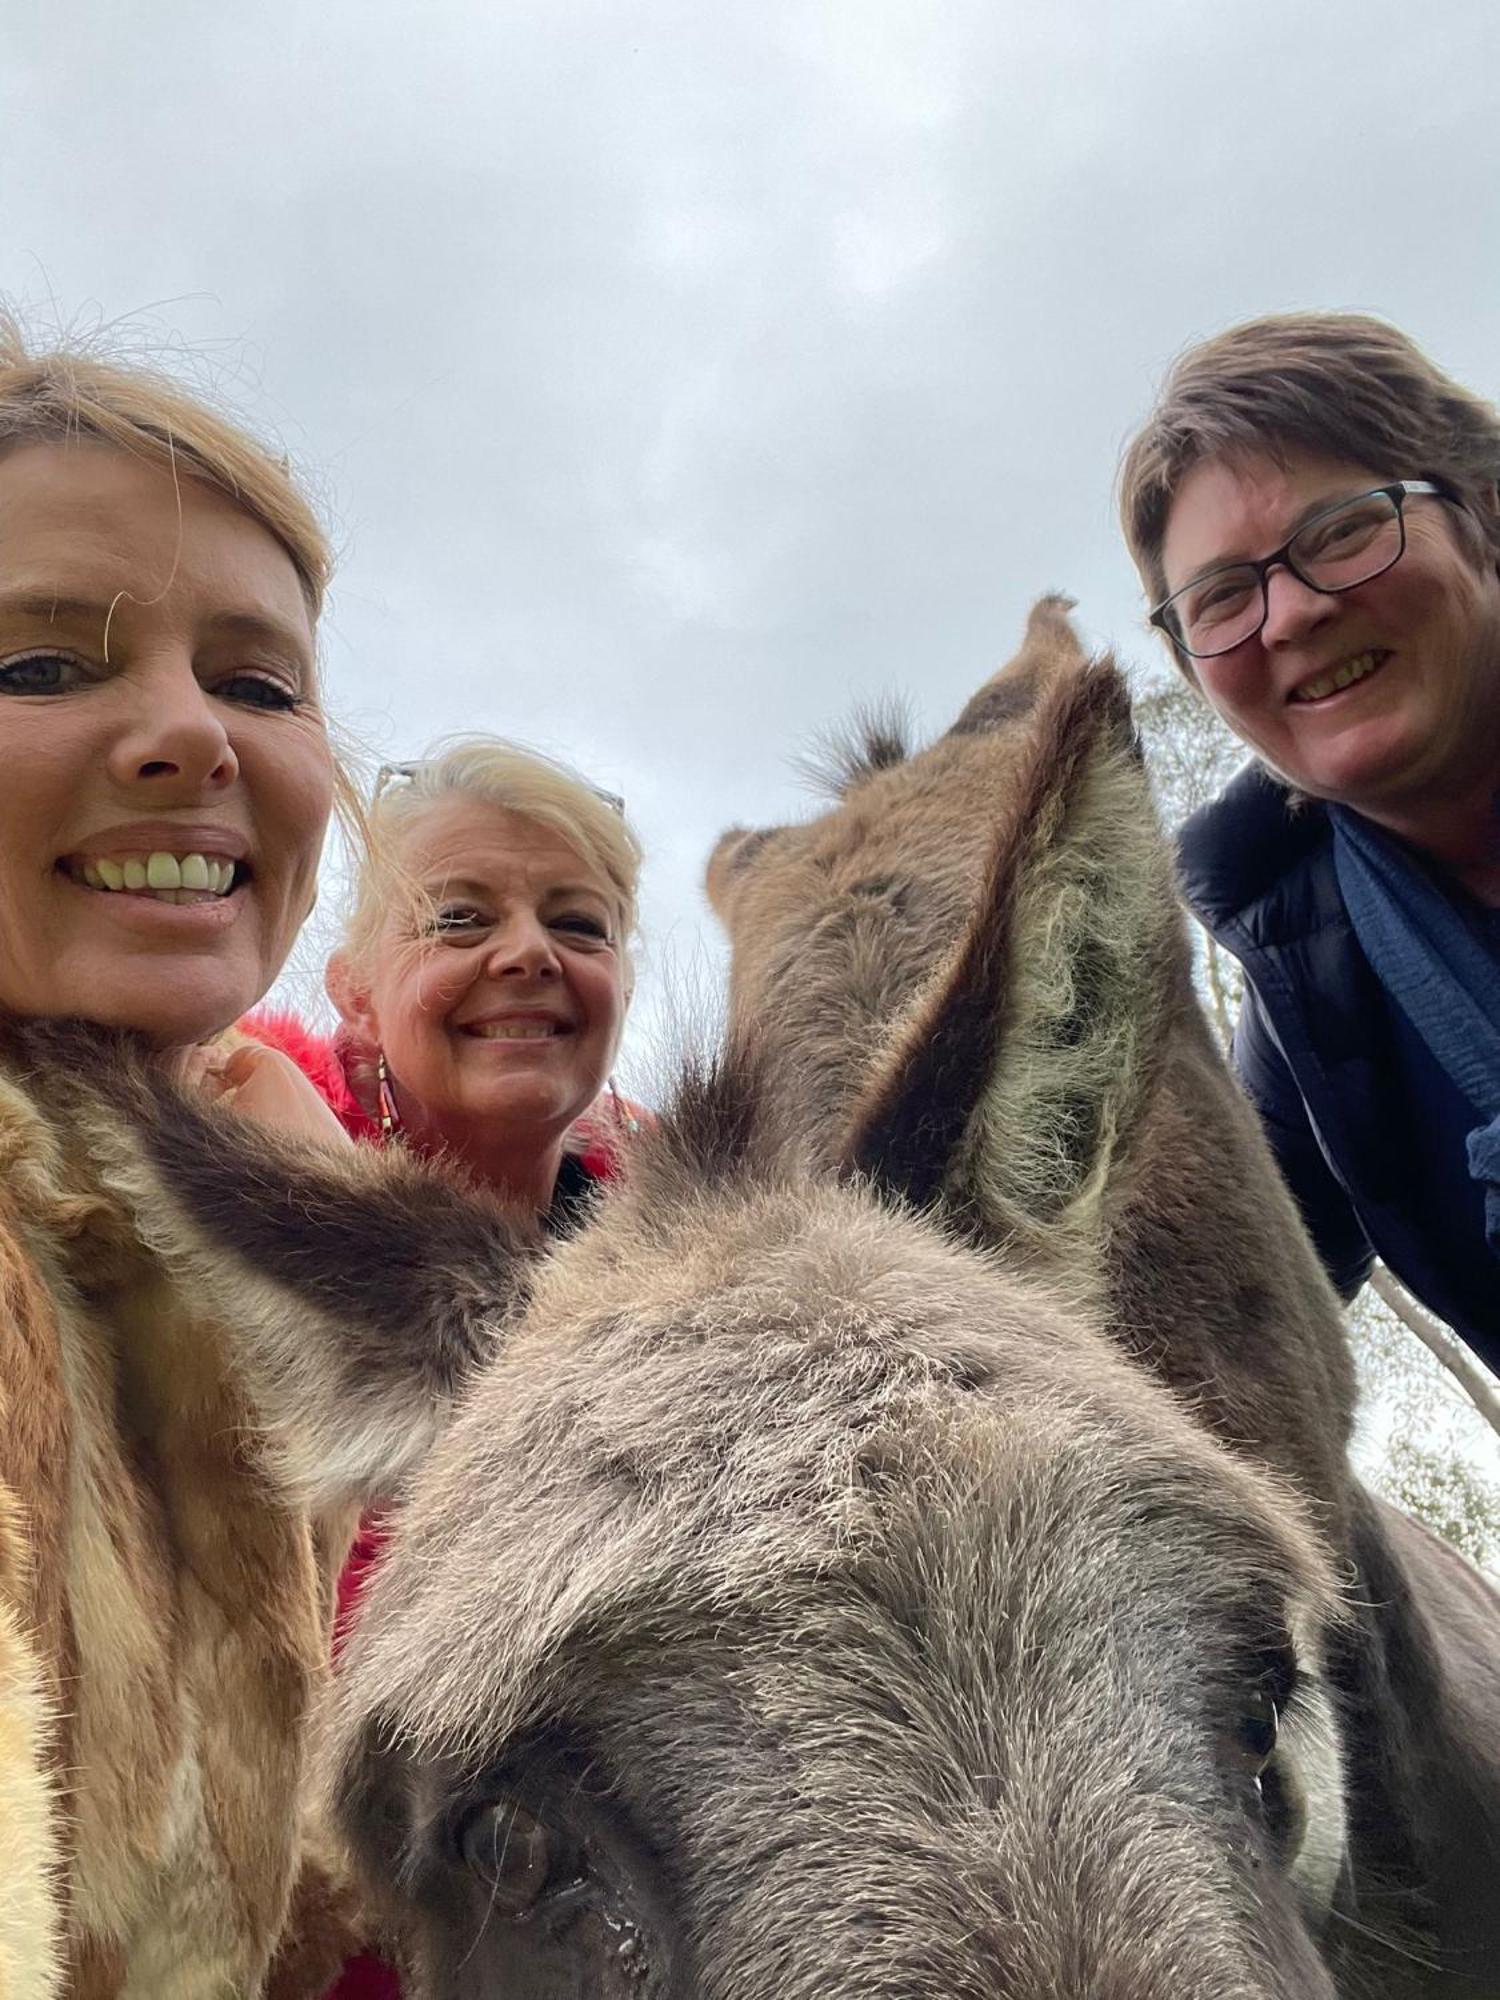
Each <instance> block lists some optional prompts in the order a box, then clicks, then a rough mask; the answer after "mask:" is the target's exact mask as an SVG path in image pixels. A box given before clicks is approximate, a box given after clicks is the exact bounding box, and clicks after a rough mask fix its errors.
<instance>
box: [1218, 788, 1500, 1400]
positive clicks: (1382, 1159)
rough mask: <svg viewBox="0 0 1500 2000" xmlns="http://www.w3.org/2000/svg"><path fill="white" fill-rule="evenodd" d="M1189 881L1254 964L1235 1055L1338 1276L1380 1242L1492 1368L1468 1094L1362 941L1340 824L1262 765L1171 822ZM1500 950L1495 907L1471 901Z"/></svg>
mask: <svg viewBox="0 0 1500 2000" xmlns="http://www.w3.org/2000/svg"><path fill="white" fill-rule="evenodd" d="M1179 862H1180V866H1181V871H1182V882H1183V889H1184V892H1185V893H1186V896H1187V899H1188V902H1189V904H1190V906H1191V907H1192V909H1193V911H1194V913H1195V914H1196V915H1197V917H1198V918H1199V920H1200V921H1201V922H1202V923H1203V925H1204V926H1205V927H1206V928H1207V929H1208V931H1209V932H1210V933H1211V934H1212V935H1213V936H1214V937H1215V938H1217V939H1218V941H1219V943H1220V944H1222V945H1223V946H1224V948H1225V950H1226V951H1229V952H1231V953H1233V955H1234V957H1235V958H1237V959H1238V960H1239V962H1240V964H1241V965H1242V966H1243V967H1244V969H1245V975H1246V991H1245V1002H1244V1006H1243V1008H1242V1010H1241V1013H1240V1019H1239V1024H1238V1026H1237V1028H1236V1031H1235V1038H1234V1063H1235V1068H1236V1069H1237V1070H1238V1072H1239V1075H1240V1080H1241V1082H1242V1083H1243V1084H1244V1087H1245V1089H1246V1091H1247V1093H1248V1094H1249V1096H1250V1098H1251V1100H1252V1101H1253V1102H1254V1104H1255V1105H1256V1107H1257V1109H1258V1110H1259V1112H1260V1115H1261V1118H1262V1121H1263V1122H1264V1124H1265V1128H1266V1133H1267V1136H1268V1137H1269V1139H1270V1141H1271V1145H1272V1148H1273V1149H1274V1151H1275V1153H1276V1157H1277V1159H1278V1160H1279V1162H1280V1164H1281V1170H1282V1172H1283V1174H1284V1175H1285V1176H1286V1180H1287V1183H1288V1185H1289V1186H1290V1188H1291V1190H1292V1192H1293V1194H1294V1195H1295V1196H1296V1198H1297V1201H1298V1204H1299V1205H1300V1207H1301V1210H1302V1214H1303V1217H1304V1219H1305V1221H1306V1223H1307V1226H1308V1229H1309V1231H1310V1233H1311V1235H1312V1238H1313V1242H1314V1243H1315V1244H1316V1246H1317V1249H1318V1253H1319V1255H1320V1256H1321V1257H1322V1259H1323V1263H1324V1265H1325V1267H1326V1268H1327V1270H1328V1273H1329V1276H1330V1277H1331V1278H1332V1279H1333V1282H1334V1284H1335V1285H1336V1286H1337V1287H1338V1289H1339V1290H1340V1291H1341V1292H1342V1293H1343V1294H1344V1296H1345V1297H1346V1298H1347V1297H1350V1296H1352V1295H1353V1293H1354V1292H1356V1291H1357V1290H1358V1289H1359V1287H1360V1285H1361V1284H1363V1282H1364V1280H1365V1278H1366V1277H1367V1276H1368V1275H1369V1270H1370V1266H1371V1263H1372V1262H1373V1260H1374V1258H1375V1257H1376V1256H1379V1257H1380V1258H1381V1259H1382V1260H1383V1262H1385V1263H1386V1264H1388V1265H1389V1266H1390V1268H1391V1270H1393V1271H1394V1272H1395V1273H1396V1275H1397V1276H1398V1277H1399V1278H1400V1279H1401V1280H1402V1282H1403V1283H1404V1284H1405V1285H1407V1286H1408V1287H1409V1289H1410V1290H1411V1291H1412V1292H1414V1293H1415V1294H1416V1296H1417V1297H1418V1298H1419V1299H1420V1300H1421V1301H1422V1302H1423V1304H1424V1305H1426V1306H1427V1307H1428V1309H1429V1310H1430V1311H1432V1312H1434V1313H1436V1314H1437V1315H1438V1317H1439V1318H1440V1319H1444V1320H1446V1321H1447V1322H1448V1324H1449V1325H1450V1326H1451V1327H1452V1328H1453V1329H1454V1331H1455V1332H1456V1333H1458V1334H1460V1335H1461V1336H1462V1337H1463V1339H1464V1340H1466V1341H1467V1342H1468V1343H1469V1345H1470V1346H1471V1347H1473V1348H1474V1350H1475V1351H1476V1353H1478V1354H1480V1355H1481V1356H1482V1357H1483V1358H1484V1360H1485V1361H1487V1362H1488V1364H1489V1365H1490V1367H1491V1368H1500V1261H1497V1259H1496V1258H1495V1256H1494V1254H1493V1253H1492V1251H1491V1250H1490V1248H1489V1245H1488V1244H1487V1242H1486V1241H1485V1233H1484V1205H1483V1197H1482V1194H1481V1191H1480V1189H1479V1186H1478V1184H1477V1183H1476V1182H1475V1181H1474V1180H1473V1179H1472V1178H1471V1177H1470V1174H1469V1171H1468V1163H1467V1158H1466V1154H1465V1142H1466V1137H1467V1134H1468V1132H1469V1130H1470V1129H1471V1128H1472V1126H1473V1124H1474V1122H1475V1111H1474V1108H1473V1107H1472V1106H1471V1105H1469V1104H1468V1102H1467V1101H1466V1100H1465V1099H1464V1098H1463V1097H1462V1096H1461V1095H1460V1093H1459V1092H1458V1090H1457V1089H1456V1088H1455V1086H1454V1085H1453V1083H1452V1081H1451V1080H1450V1078H1449V1077H1448V1075H1447V1073H1446V1071H1444V1070H1443V1069H1442V1068H1441V1067H1440V1066H1439V1065H1438V1064H1437V1063H1436V1062H1435V1061H1434V1059H1433V1057H1432V1055H1431V1054H1430V1053H1429V1051H1428V1049H1427V1047H1426V1044H1425V1043H1424V1042H1422V1041H1421V1039H1420V1038H1419V1036H1418V1035H1417V1034H1416V1032H1415V1030H1414V1029H1413V1028H1412V1027H1411V1025H1410V1023H1409V1022H1408V1021H1407V1020H1406V1017H1405V1015H1404V1014H1402V1013H1401V1011H1400V1009H1399V1008H1398V1007H1397V1006H1396V1005H1395V1003H1394V1002H1393V1001H1392V1000H1391V999H1390V997H1389V996H1388V995H1387V993H1386V991H1385V989H1384V987H1383V986H1382V985H1381V983H1380V981H1379V980H1378V979H1377V978H1376V976H1375V973H1374V971H1373V970H1372V969H1371V966H1370V964H1369V961H1368V960H1367V959H1366V957H1365V955H1364V953H1363V952H1362V951H1361V950H1360V947H1359V942H1358V940H1357V938H1356V937H1355V935H1354V931H1353V927H1352V926H1351V924H1350V921H1349V917H1348V914H1347V912H1346V911H1345V908H1344V902H1343V897H1342V896H1341V895H1340V893H1339V885H1338V876H1337V872H1336V869H1335V865H1334V858H1333V846H1332V833H1331V829H1330V827H1329V824H1328V820H1327V817H1326V815H1325V813H1324V811H1323V808H1322V807H1321V806H1320V805H1318V804H1317V803H1316V802H1301V801H1299V802H1293V800H1292V799H1291V798H1290V796H1289V794H1288V792H1287V790H1286V788H1285V786H1283V785H1282V784H1280V783H1279V782H1278V781H1277V780H1276V779H1274V778H1272V777H1271V776H1270V775H1269V774H1268V773H1267V772H1266V771H1264V770H1263V769H1261V768H1260V767H1259V766H1258V765H1251V766H1250V767H1249V768H1247V769H1246V770H1244V771H1242V772H1241V773H1240V774H1239V776H1238V777H1237V778H1235V779H1234V780H1233V781H1232V782H1231V783H1230V784H1229V785H1228V786H1227V787H1226V788H1225V790H1224V791H1223V792H1222V793H1221V794H1220V795H1219V797H1218V798H1217V799H1215V800H1214V801H1213V802H1212V803H1211V804H1209V805H1207V806H1205V807H1203V809H1202V810H1201V811H1199V812H1197V813H1195V814H1194V815H1193V817H1192V818H1191V819H1190V820H1189V821H1188V822H1187V824H1186V825H1185V826H1184V827H1183V829H1182V833H1181V835H1180V837H1179ZM1473 915H1474V918H1475V921H1476V923H1477V924H1479V925H1480V926H1481V927H1482V931H1483V933H1484V934H1485V935H1487V936H1488V939H1489V942H1490V945H1491V949H1492V951H1493V952H1494V954H1495V958H1496V966H1497V973H1496V987H1495V1004H1496V1010H1497V1015H1500V912H1493V911H1490V912H1483V913H1480V912H1478V911H1477V910H1476V911H1474V912H1473Z"/></svg>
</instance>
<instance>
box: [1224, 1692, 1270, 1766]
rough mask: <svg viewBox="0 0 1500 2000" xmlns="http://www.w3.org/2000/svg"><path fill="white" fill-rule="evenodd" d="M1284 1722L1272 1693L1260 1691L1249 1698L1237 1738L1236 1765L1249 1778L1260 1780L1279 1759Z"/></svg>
mask: <svg viewBox="0 0 1500 2000" xmlns="http://www.w3.org/2000/svg"><path fill="white" fill-rule="evenodd" d="M1280 1727H1281V1718H1280V1716H1279V1714H1278V1712H1277V1708H1276V1703H1275V1701H1274V1700H1273V1699H1272V1697H1271V1695H1270V1693H1269V1691H1268V1690H1267V1689H1266V1688H1264V1687H1258V1688H1255V1689H1253V1690H1252V1691H1251V1693H1250V1694H1249V1695H1248V1696H1247V1697H1246V1701H1245V1706H1244V1708H1243V1710H1242V1711H1241V1713H1240V1719H1239V1726H1238V1729H1237V1731H1236V1734H1235V1761H1236V1762H1237V1763H1238V1764H1239V1766H1240V1768H1241V1769H1242V1770H1243V1771H1244V1772H1245V1774H1246V1776H1247V1777H1251V1778H1259V1777H1260V1775H1261V1773H1262V1772H1263V1771H1264V1770H1265V1768H1266V1766H1267V1765H1268V1764H1269V1763H1270V1761H1271V1759H1272V1758H1273V1757H1274V1756H1275V1755H1276V1739H1277V1736H1278V1734H1279V1733H1280Z"/></svg>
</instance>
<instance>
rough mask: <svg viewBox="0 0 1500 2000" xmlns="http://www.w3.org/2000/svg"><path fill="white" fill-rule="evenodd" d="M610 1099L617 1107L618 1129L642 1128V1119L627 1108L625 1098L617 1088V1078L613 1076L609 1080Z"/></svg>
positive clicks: (623, 1130)
mask: <svg viewBox="0 0 1500 2000" xmlns="http://www.w3.org/2000/svg"><path fill="white" fill-rule="evenodd" d="M609 1100H610V1103H611V1104H612V1105H613V1106H614V1108H615V1129H616V1131H618V1132H639V1131H640V1129H641V1121H640V1119H639V1118H637V1117H635V1116H634V1115H633V1114H632V1113H631V1112H629V1111H627V1110H626V1109H625V1103H624V1100H623V1099H622V1097H621V1096H620V1093H619V1091H618V1090H616V1089H615V1080H614V1078H613V1077H611V1078H610V1080H609Z"/></svg>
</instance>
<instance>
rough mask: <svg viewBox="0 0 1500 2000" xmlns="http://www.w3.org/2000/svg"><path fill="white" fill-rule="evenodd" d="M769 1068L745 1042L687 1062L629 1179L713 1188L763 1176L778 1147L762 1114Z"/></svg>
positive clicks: (634, 1156)
mask: <svg viewBox="0 0 1500 2000" xmlns="http://www.w3.org/2000/svg"><path fill="white" fill-rule="evenodd" d="M766 1068H767V1064H766V1059H765V1058H764V1057H763V1056H762V1055H761V1054H760V1053H758V1051H757V1050H755V1049H754V1048H753V1047H751V1046H750V1045H748V1044H747V1043H746V1042H745V1041H744V1040H743V1039H738V1040H732V1041H731V1042H730V1043H729V1044H728V1045H727V1046H726V1047H725V1048H723V1049H722V1050H720V1051H719V1052H718V1053H717V1054H716V1055H713V1056H703V1055H700V1056H692V1057H689V1058H688V1060H687V1061H686V1063H685V1064H684V1066H683V1069H682V1071H681V1073H680V1075H679V1078H678V1082H677V1087H676V1089H675V1090H674V1092H673V1094H672V1099H671V1102H670V1103H669V1104H668V1105H667V1106H666V1108H665V1109H664V1110H663V1111H662V1112H661V1114H660V1116H659V1118H658V1119H657V1122H656V1124H655V1126H654V1127H653V1129H652V1130H651V1131H650V1132H649V1133H648V1134H646V1136H645V1138H644V1140H643V1141H642V1142H641V1143H640V1144H639V1145H638V1146H637V1147H636V1149H635V1151H634V1153H633V1154H632V1163H633V1177H634V1178H637V1179H644V1181H645V1182H646V1184H647V1185H648V1186H649V1187H656V1186H658V1185H659V1184H660V1183H661V1182H663V1181H667V1182H671V1183H675V1184H678V1185H680V1184H681V1183H682V1182H684V1181H685V1182H687V1183H688V1184H690V1185H692V1186H694V1187H698V1188H702V1189H704V1190H710V1189H714V1188H720V1187H726V1186H729V1185H732V1184H734V1183H735V1182H737V1181H739V1180H740V1179H742V1178H743V1176H744V1175H745V1173H746V1172H747V1171H748V1170H751V1169H755V1170H758V1171H762V1172H763V1171H764V1170H765V1169H766V1168H767V1167H768V1166H769V1165H771V1164H772V1162H773V1161H774V1160H775V1158H776V1157H777V1155H778V1154H779V1153H780V1152H781V1151H782V1150H783V1148H782V1145H781V1144H780V1143H778V1140H777V1137H776V1134H775V1133H774V1131H773V1130H772V1128H771V1124H770V1121H768V1120H767V1118H766V1115H765V1106H766V1103H767V1093H766V1082H765V1072H766Z"/></svg>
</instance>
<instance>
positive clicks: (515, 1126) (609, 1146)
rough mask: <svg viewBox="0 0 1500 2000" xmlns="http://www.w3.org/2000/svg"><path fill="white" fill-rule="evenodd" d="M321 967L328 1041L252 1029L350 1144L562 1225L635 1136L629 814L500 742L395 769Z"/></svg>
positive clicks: (570, 774)
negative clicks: (471, 1183) (357, 1142)
mask: <svg viewBox="0 0 1500 2000" xmlns="http://www.w3.org/2000/svg"><path fill="white" fill-rule="evenodd" d="M367 819H368V835H367V840H366V843H365V846H364V851H363V853H362V856H361V858H360V861H359V864H358V868H357V873H356V880H355V890H354V898H353V907H352V911H351V914H350V917H349V921H348V924H347V926H346V929H345V932H344V937H343V941H342V942H341V944H340V945H339V947H338V949H337V950H336V951H335V952H334V953H333V956H332V958H331V959H330V960H329V964H328V969H327V975H326V981H327V987H328V992H329V995H330V997H331V999H332V1000H333V1003H334V1005H335V1006H336V1008H337V1009H338V1012H339V1015H340V1020H341V1025H340V1027H339V1029H338V1031H337V1032H336V1033H335V1034H334V1035H332V1036H331V1037H325V1038H320V1037H316V1036H312V1035H309V1034H308V1033H307V1031H306V1030H304V1029H302V1028H300V1027H299V1026H298V1025H297V1024H296V1023H293V1022H287V1021H286V1020H284V1019H278V1018H277V1017H274V1016H259V1017H257V1018H256V1019H255V1020H254V1021H253V1022H252V1023H251V1024H249V1025H250V1026H251V1028H252V1031H253V1032H254V1033H255V1034H257V1035H258V1036H260V1037H262V1038H264V1039H266V1040H267V1041H270V1042H272V1043H274V1044H276V1045H277V1046H279V1047H281V1048H282V1049H283V1050H285V1052H286V1053H288V1054H290V1055H291V1056H292V1057H293V1058H294V1059H295V1060H297V1061H298V1062H299V1063H300V1064H301V1065H302V1067H303V1068H304V1070H305V1071H306V1073H307V1074H308V1075H309V1076H310V1077H311V1078H312V1079H313V1080H314V1082H315V1083H316V1084H317V1086H318V1088H319V1089H320V1091H321V1092H322V1093H323V1095H324V1097H325V1099H326V1101H327V1102H328V1103H329V1105H330V1106H331V1107H332V1108H333V1110H334V1111H335V1113H336V1114H337V1116H338V1117H339V1119H340V1121H341V1123H342V1124H343V1125H344V1127H345V1129H346V1130H347V1131H348V1132H350V1133H351V1134H352V1135H353V1136H354V1137H356V1138H359V1139H365V1140H374V1141H386V1140H392V1139H398V1140H399V1141H400V1142H401V1143H402V1144H404V1145H407V1146H409V1147H411V1148H413V1149H414V1150H415V1151H417V1152H420V1153H424V1154H443V1155H446V1156H447V1157H449V1158H451V1159H454V1160H457V1161H459V1162H460V1163H461V1164H462V1165H463V1166H464V1167H465V1168H466V1169H467V1170H468V1172H469V1173H470V1174H471V1175H472V1176H473V1178H474V1179H475V1180H477V1181H479V1182H481V1183H483V1184H484V1185H485V1186H487V1187H490V1188H491V1189H493V1190H494V1191H495V1192H496V1193H498V1194H500V1195H502V1196H503V1197H504V1198H506V1199H507V1200H510V1201H513V1202H517V1203H526V1204H528V1205H529V1206H530V1207H531V1208H533V1209H534V1210H535V1211H536V1212H537V1213H538V1214H540V1215H542V1216H544V1217H547V1218H549V1220H550V1222H551V1223H552V1224H553V1225H554V1226H557V1227H563V1226H566V1224H567V1221H568V1219H569V1217H570V1215H571V1214H572V1212H573V1211H574V1209H575V1208H576V1205H577V1202H578V1200H579V1198H580V1197H581V1195H582V1194H583V1192H584V1191H585V1189H586V1187H587V1185H588V1183H589V1181H590V1180H591V1179H593V1178H596V1177H597V1176H598V1175H599V1174H600V1173H601V1172H607V1171H608V1170H609V1164H610V1161H611V1157H612V1153H613V1149H614V1147H615V1145H616V1143H617V1142H618V1140H619V1138H620V1137H621V1136H622V1135H624V1134H625V1133H627V1132H628V1131H629V1129H630V1128H631V1126H632V1124H633V1123H634V1122H635V1119H636V1116H637V1113H636V1111H635V1109H634V1108H633V1107H627V1106H626V1105H625V1104H624V1102H623V1100H622V1099H620V1098H619V1096H618V1095H617V1094H616V1093H615V1091H614V1090H613V1088H612V1086H611V1085H610V1082H609V1078H610V1072H611V1069H612V1067H613V1064H614V1059H615V1055H616V1052H617V1050H618V1048H619V1042H620V1035H621V1032H622V1030H623V1027H624V1022H625V1012H626V1008H627V1006H628V1004H629V998H630V991H631V987H632V984H633V978H632V973H631V964H630V941H631V938H632V935H633V933H634V930H635V923H636V897H637V889H638V881H639V874H640V864H641V851H640V846H639V843H638V841H637V840H636V837H635V835H634V833H633V832H632V831H631V829H630V827H629V825H628V823H627V822H626V819H625V816H624V809H623V804H622V802H621V801H620V800H619V799H617V798H615V797H614V796H613V795H612V794H610V793H606V792H601V791H599V790H597V789H596V788H595V787H594V786H593V785H591V784H589V783H588V782H587V780H585V779H584V778H582V777H580V776H579V775H578V774H577V773H576V772H574V771H571V770H569V769H568V768H567V767H566V766H565V765H563V764H560V763H556V762H554V761H553V760H552V759H550V758H547V757H543V756H539V755H538V754H537V753H536V752H534V751H530V750H526V749H523V748H522V747H521V746H520V745H518V744H515V743H510V742H507V741H505V740H503V739H501V738H499V737H486V736H472V737H467V738H460V739H455V740H454V741H451V742H449V743H446V744H440V745H438V746H436V748H435V749H434V750H433V752H432V753H431V754H430V755H428V756H425V757H423V758H421V759H419V760H418V761H417V762H415V763H411V764H399V765H387V766H386V767H385V768H384V769H383V770H382V772H381V774H380V778H379V781H378V782H377V786H376V793H375V797H374V799H373V801H372V803H371V805H370V807H369V808H368V814H367Z"/></svg>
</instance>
